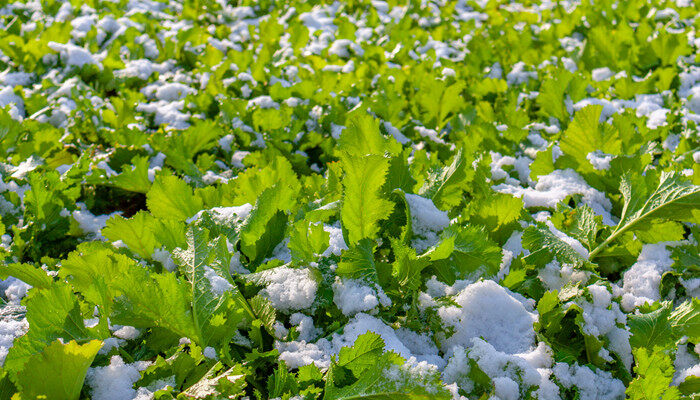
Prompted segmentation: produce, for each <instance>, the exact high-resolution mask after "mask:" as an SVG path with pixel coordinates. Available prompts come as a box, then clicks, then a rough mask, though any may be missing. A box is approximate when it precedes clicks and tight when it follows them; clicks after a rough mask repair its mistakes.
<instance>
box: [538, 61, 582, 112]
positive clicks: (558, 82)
mask: <svg viewBox="0 0 700 400" xmlns="http://www.w3.org/2000/svg"><path fill="white" fill-rule="evenodd" d="M573 77H574V75H573V74H572V73H570V72H569V71H566V70H558V71H557V75H556V77H550V78H548V79H547V80H545V81H544V82H542V85H540V94H539V95H538V96H537V105H539V106H540V108H541V109H542V111H544V113H545V115H552V116H554V117H555V118H557V119H558V120H559V121H562V122H564V121H566V120H567V119H568V118H569V113H568V112H567V111H566V104H565V102H564V100H565V97H564V95H565V93H566V89H567V88H568V86H569V83H570V82H571V80H572V79H573Z"/></svg>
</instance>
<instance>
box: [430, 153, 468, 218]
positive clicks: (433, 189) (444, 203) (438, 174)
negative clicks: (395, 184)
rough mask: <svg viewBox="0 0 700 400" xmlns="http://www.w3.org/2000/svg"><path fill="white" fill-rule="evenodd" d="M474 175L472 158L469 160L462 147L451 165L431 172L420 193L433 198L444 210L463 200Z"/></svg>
mask: <svg viewBox="0 0 700 400" xmlns="http://www.w3.org/2000/svg"><path fill="white" fill-rule="evenodd" d="M473 176H474V170H472V169H471V160H467V159H466V158H465V157H464V155H463V153H462V150H461V149H460V150H459V151H457V154H455V156H454V158H453V159H452V163H451V164H450V165H449V166H445V167H444V168H442V169H440V170H436V171H433V172H431V173H430V174H429V176H428V178H427V180H426V182H425V184H424V185H423V187H422V188H421V189H420V191H419V192H418V194H420V195H421V196H423V197H427V198H429V199H432V200H433V203H435V205H436V206H437V207H438V208H439V209H443V210H444V209H446V208H448V207H453V206H456V205H457V204H459V203H460V202H461V201H462V192H464V191H465V190H466V185H467V184H468V183H469V181H470V180H471V179H472V178H473Z"/></svg>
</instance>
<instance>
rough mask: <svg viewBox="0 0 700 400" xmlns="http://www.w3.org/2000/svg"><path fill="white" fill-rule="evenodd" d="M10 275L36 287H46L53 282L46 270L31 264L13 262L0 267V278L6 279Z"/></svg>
mask: <svg viewBox="0 0 700 400" xmlns="http://www.w3.org/2000/svg"><path fill="white" fill-rule="evenodd" d="M10 276H13V277H15V278H17V279H19V280H21V281H22V282H24V283H26V284H27V285H31V286H32V287H33V288H37V289H47V288H48V287H49V286H51V283H52V282H53V279H51V277H50V276H49V275H47V274H46V271H44V270H43V269H41V268H36V267H34V266H33V265H31V264H19V263H15V264H9V265H6V266H4V267H0V278H1V279H7V278H8V277H10Z"/></svg>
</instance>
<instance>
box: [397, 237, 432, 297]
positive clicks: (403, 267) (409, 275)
mask: <svg viewBox="0 0 700 400" xmlns="http://www.w3.org/2000/svg"><path fill="white" fill-rule="evenodd" d="M391 246H392V248H393V250H394V257H395V260H394V263H393V272H392V274H393V276H394V278H395V279H396V281H397V282H398V283H399V288H400V289H401V290H402V291H403V292H405V293H408V292H413V291H416V290H418V289H419V288H420V286H421V285H422V284H423V281H422V279H421V272H422V271H423V270H424V269H425V268H426V267H427V266H428V265H430V260H429V257H420V258H419V257H418V256H416V251H415V250H414V249H413V248H411V247H409V246H406V245H405V244H403V243H401V242H400V241H398V240H392V241H391Z"/></svg>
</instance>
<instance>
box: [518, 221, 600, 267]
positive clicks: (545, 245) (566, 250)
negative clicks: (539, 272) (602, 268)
mask: <svg viewBox="0 0 700 400" xmlns="http://www.w3.org/2000/svg"><path fill="white" fill-rule="evenodd" d="M522 242H523V247H524V248H526V249H528V250H530V251H531V254H530V256H528V257H529V258H530V259H531V260H534V259H536V257H538V255H540V254H542V253H546V254H551V255H552V256H554V257H557V258H558V259H559V261H560V262H564V263H569V264H575V265H583V264H585V263H586V262H587V260H586V259H585V258H584V257H583V256H582V255H581V254H579V253H578V252H577V251H576V250H574V248H573V247H571V245H570V244H568V243H566V242H565V241H563V240H562V239H560V238H559V237H557V236H556V235H554V234H553V233H552V232H551V231H550V230H549V228H548V227H547V226H545V225H544V224H542V223H539V224H538V225H536V226H530V227H528V228H527V229H525V231H523V237H522ZM538 265H539V263H538Z"/></svg>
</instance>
